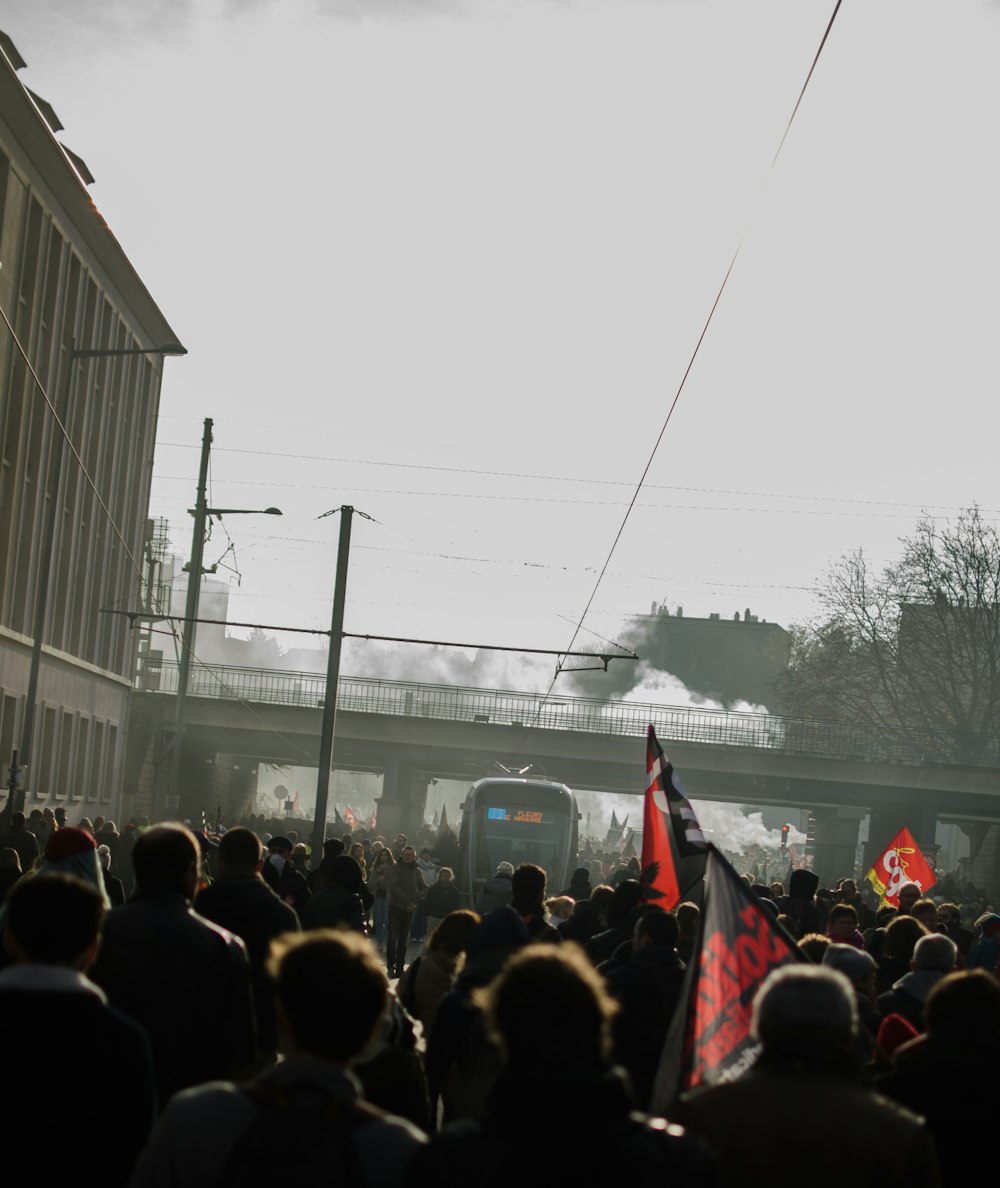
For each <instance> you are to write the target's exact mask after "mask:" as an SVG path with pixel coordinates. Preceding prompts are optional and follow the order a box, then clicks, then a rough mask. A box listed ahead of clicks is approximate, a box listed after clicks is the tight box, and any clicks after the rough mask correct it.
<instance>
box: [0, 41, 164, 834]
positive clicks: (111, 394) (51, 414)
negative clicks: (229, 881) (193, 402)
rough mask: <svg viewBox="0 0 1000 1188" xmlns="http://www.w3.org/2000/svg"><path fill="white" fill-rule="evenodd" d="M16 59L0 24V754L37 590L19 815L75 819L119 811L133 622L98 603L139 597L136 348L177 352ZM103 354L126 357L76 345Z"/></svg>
mask: <svg viewBox="0 0 1000 1188" xmlns="http://www.w3.org/2000/svg"><path fill="white" fill-rule="evenodd" d="M23 67H24V62H23V60H22V59H21V58H20V55H19V54H18V52H17V50H16V48H15V47H14V46H13V44H12V43H11V41H10V39H9V38H7V37H6V36H5V35H3V34H0V310H2V312H3V320H2V321H0V765H2V766H6V764H7V763H9V761H10V756H11V753H12V751H13V750H15V749H17V748H18V747H19V745H21V744H20V740H21V734H22V732H23V730H24V723H25V702H26V695H27V689H28V682H29V673H30V668H31V653H32V646H33V640H34V624H35V617H36V613H37V609H38V606H39V601H38V600H39V592H40V589H41V587H42V586H44V587H45V589H46V590H47V605H46V618H45V627H44V631H43V633H42V641H43V650H42V658H41V665H40V668H39V678H38V696H37V699H36V702H35V705H36V710H35V724H34V735H33V740H32V746H31V754H30V755H29V756H27V758H28V763H29V768H28V771H27V773H26V798H25V810H26V811H30V810H31V809H33V808H38V807H45V806H46V805H48V806H51V807H54V806H55V805H57V804H63V805H64V806H65V807H66V810H67V814H68V817H69V820H70V821H71V822H72V821H75V820H77V819H78V818H79V817H80V816H82V815H86V816H90V817H93V816H94V815H96V814H98V813H100V814H102V815H104V816H106V817H111V818H113V819H116V820H117V819H119V818H120V817H121V816H122V815H123V813H124V812H127V811H128V809H127V805H123V803H122V787H121V783H122V770H123V755H124V734H125V727H126V719H127V709H128V701H129V692H130V688H131V683H132V679H133V674H134V667H135V653H136V644H137V632H135V631H134V630H132V629H131V628H130V624H129V621H128V619H126V618H124V617H122V616H120V615H113V614H107V613H102V612H105V611H106V610H107V609H110V608H116V609H121V608H124V607H127V606H141V605H142V603H143V597H142V594H141V579H142V567H143V545H144V537H145V534H146V531H147V515H148V503H149V488H150V481H151V477H152V464H153V447H154V440H155V432H156V419H157V413H158V407H159V397H160V383H161V378H162V372H163V355H164V352H163V351H162V350H159V351H154V352H150V353H139V352H140V351H141V349H142V348H146V347H156V348H163V347H168V348H169V347H172V348H173V349H170V350H169V351H168V352H166V353H183V349H182V348H180V347H178V346H177V345H176V344H177V338H176V335H175V333H174V331H173V330H172V329H171V327H170V326H169V325H168V324H167V321H166V319H165V318H164V316H163V314H162V313H161V312H160V310H159V309H158V308H157V306H156V304H155V302H154V301H153V299H152V297H151V296H150V294H149V292H148V291H147V289H146V287H145V285H144V284H143V282H142V281H141V280H140V278H139V276H138V275H137V273H136V272H135V270H134V268H133V267H132V265H131V264H130V263H129V260H128V258H127V257H126V256H125V254H124V252H123V251H122V248H121V247H120V245H119V244H118V242H117V240H116V239H115V238H114V236H113V235H112V233H111V231H110V230H109V228H108V227H107V225H106V223H105V222H104V220H103V219H102V217H101V215H100V213H99V212H98V210H97V209H96V207H95V206H94V204H93V201H92V200H91V198H90V195H89V194H88V191H87V184H88V183H89V182H90V181H92V180H93V179H92V178H90V175H89V172H88V171H87V167H86V165H85V164H84V163H83V162H82V161H81V160H80V159H79V158H78V157H76V156H75V155H74V154H73V153H72V152H71V151H70V150H68V149H66V148H64V146H63V145H62V144H61V143H60V141H59V140H58V139H57V136H56V133H57V132H58V131H60V130H61V124H60V123H59V121H58V117H56V115H55V112H54V111H53V110H52V108H51V107H50V106H49V104H48V103H46V102H45V101H44V100H42V99H41V98H39V97H38V96H36V95H34V94H33V93H32V92H31V91H30V90H29V89H28V88H27V87H26V86H24V85H23V84H22V82H21V79H20V77H19V71H20V70H22V69H23ZM104 351H117V352H129V351H135V352H137V353H135V354H121V353H119V354H117V355H101V356H99V357H88V356H86V355H84V354H82V352H104ZM63 411H64V415H62V416H58V417H57V415H56V414H57V413H60V412H63ZM60 421H62V422H63V423H64V425H65V432H64V431H63V428H62V427H61V425H60V423H59V422H60ZM52 500H56V501H57V502H56V505H55V527H54V533H53V535H52V538H51V548H49V547H48V545H47V543H46V541H47V538H48V530H47V527H46V525H47V521H48V518H49V516H48V508H49V507H50V504H51V501H52ZM45 553H47V554H48V556H49V558H50V561H51V571H50V575H49V580H48V582H47V583H45V582H44V581H43V574H42V572H41V570H42V565H41V563H42V559H43V554H45ZM0 769H2V767H0Z"/></svg>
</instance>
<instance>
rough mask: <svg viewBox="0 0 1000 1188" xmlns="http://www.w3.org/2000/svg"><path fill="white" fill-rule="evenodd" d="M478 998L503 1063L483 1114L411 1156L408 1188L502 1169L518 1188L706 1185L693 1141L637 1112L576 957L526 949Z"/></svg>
mask: <svg viewBox="0 0 1000 1188" xmlns="http://www.w3.org/2000/svg"><path fill="white" fill-rule="evenodd" d="M501 910H503V909H501ZM484 923H485V921H484ZM477 999H478V1002H479V1004H480V1009H481V1010H482V1011H483V1012H484V1018H485V1020H486V1025H487V1027H488V1028H489V1031H490V1033H491V1035H492V1036H493V1037H494V1044H495V1046H496V1050H497V1051H498V1053H500V1059H501V1060H502V1068H501V1069H500V1070H499V1073H498V1075H497V1077H496V1080H495V1083H494V1084H493V1086H492V1088H491V1090H490V1092H489V1095H488V1099H487V1101H486V1103H485V1109H484V1112H483V1115H482V1117H481V1118H480V1119H478V1120H467V1121H464V1122H462V1123H460V1124H456V1125H451V1126H445V1127H444V1128H443V1130H442V1131H441V1133H440V1134H439V1135H437V1137H436V1138H433V1139H432V1140H431V1142H430V1143H429V1144H428V1146H426V1147H425V1148H422V1149H421V1150H420V1151H418V1152H417V1153H416V1154H415V1156H414V1160H413V1165H412V1177H411V1183H412V1185H413V1188H441V1186H442V1185H446V1186H447V1188H473V1185H479V1184H482V1183H483V1179H484V1175H485V1176H489V1175H491V1174H498V1173H502V1172H503V1171H505V1170H507V1169H510V1170H511V1171H512V1172H514V1173H515V1174H516V1178H517V1180H518V1181H519V1183H521V1184H523V1185H525V1186H526V1188H535V1186H542V1185H552V1184H559V1183H568V1182H581V1183H582V1182H583V1181H586V1182H588V1183H591V1182H593V1183H598V1184H613V1183H617V1182H619V1181H622V1182H627V1183H635V1184H661V1183H662V1184H669V1185H671V1188H695V1186H696V1185H697V1186H699V1188H702V1186H706V1188H707V1186H708V1185H711V1184H712V1183H713V1179H714V1177H713V1175H712V1172H711V1167H710V1164H709V1160H708V1157H707V1156H706V1154H705V1151H704V1149H703V1148H702V1146H701V1145H700V1144H699V1143H698V1142H697V1141H696V1140H694V1139H692V1138H690V1137H689V1136H687V1135H685V1134H684V1133H683V1132H682V1131H681V1130H680V1128H678V1127H667V1126H665V1125H663V1124H662V1123H661V1122H651V1121H650V1120H649V1119H648V1118H646V1117H645V1116H644V1115H640V1114H637V1113H635V1112H634V1107H633V1102H632V1101H631V1099H630V1097H629V1095H628V1092H627V1089H626V1087H625V1084H624V1082H623V1080H622V1078H621V1077H620V1075H619V1074H618V1073H617V1072H616V1071H615V1070H614V1069H613V1068H612V1066H611V1063H610V1054H611V1026H610V1023H611V1018H612V1016H613V1014H614V1010H615V1007H614V1003H613V1002H612V1001H611V1000H610V999H609V997H608V995H607V993H606V991H605V990H604V987H603V985H602V983H601V979H600V976H599V975H598V974H597V973H596V972H595V971H594V969H593V968H592V967H591V966H590V965H589V964H588V962H587V960H586V958H584V956H583V955H582V954H581V953H580V952H579V950H575V949H574V948H573V947H572V946H564V945H561V946H553V945H530V946H528V947H527V948H526V949H524V950H523V951H522V952H521V953H519V954H518V955H517V956H516V957H514V958H513V960H511V961H510V962H509V964H507V965H506V968H504V969H503V971H502V972H501V974H500V975H499V977H497V978H496V979H495V980H494V981H492V982H491V984H490V985H489V986H488V987H487V988H486V989H484V990H483V991H481V992H480V994H479V995H477Z"/></svg>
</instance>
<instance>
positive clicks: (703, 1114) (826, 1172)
mask: <svg viewBox="0 0 1000 1188" xmlns="http://www.w3.org/2000/svg"><path fill="white" fill-rule="evenodd" d="M857 1021H858V1019H857V1008H856V1006H855V1001H854V994H853V991H852V989H851V985H850V983H849V982H848V981H847V979H846V978H845V977H844V976H843V975H842V974H840V973H837V972H836V971H834V970H832V969H829V968H826V967H823V966H796V967H790V968H784V969H779V970H777V971H776V972H774V973H772V974H771V975H770V977H768V979H767V981H766V982H765V983H764V986H763V988H762V990H761V992H760V994H759V995H758V997H757V1000H756V1002H755V1004H754V1012H753V1035H754V1037H755V1038H756V1039H757V1040H759V1042H760V1044H761V1045H762V1051H761V1054H760V1057H759V1059H758V1060H757V1061H756V1063H755V1064H754V1066H753V1068H752V1069H751V1070H750V1071H749V1072H746V1073H745V1074H744V1075H742V1076H739V1077H738V1078H737V1079H735V1080H731V1081H728V1082H725V1083H721V1084H713V1085H708V1086H705V1087H704V1088H702V1089H696V1090H695V1091H693V1092H692V1093H690V1094H688V1095H686V1096H685V1097H684V1098H683V1099H682V1101H681V1103H680V1104H679V1106H678V1107H677V1108H676V1109H675V1110H673V1111H671V1115H670V1116H671V1118H676V1119H677V1120H678V1121H680V1122H682V1123H683V1124H684V1125H685V1126H687V1127H689V1128H690V1129H691V1130H693V1131H694V1132H695V1133H697V1134H700V1135H701V1136H702V1138H704V1139H705V1140H706V1142H707V1143H708V1144H709V1146H710V1147H711V1148H712V1149H713V1150H714V1151H715V1152H716V1153H717V1155H718V1156H719V1160H720V1164H719V1167H720V1173H721V1181H722V1184H723V1186H724V1188H729V1186H732V1188H743V1186H745V1185H758V1184H766V1185H768V1188H800V1186H801V1185H802V1183H803V1182H805V1183H808V1185H809V1188H845V1186H850V1188H859V1186H860V1185H871V1186H872V1188H876V1186H877V1188H934V1186H936V1185H938V1184H939V1183H940V1178H939V1174H938V1167H937V1160H936V1158H935V1153H934V1147H933V1144H932V1142H931V1140H930V1137H929V1135H928V1132H927V1129H926V1127H925V1125H924V1122H923V1120H922V1119H921V1118H918V1117H917V1116H916V1115H914V1114H911V1113H910V1112H909V1111H908V1110H905V1109H903V1108H902V1107H901V1106H897V1105H894V1104H892V1103H891V1102H889V1101H887V1100H886V1099H885V1098H883V1097H880V1096H879V1095H878V1094H876V1093H874V1092H872V1090H870V1089H868V1088H867V1087H866V1086H864V1085H863V1084H861V1082H860V1080H859V1079H858V1077H857V1075H856V1072H855V1066H854V1064H853V1062H852V1060H851V1048H852V1045H853V1043H854V1040H855V1036H856V1033H857Z"/></svg>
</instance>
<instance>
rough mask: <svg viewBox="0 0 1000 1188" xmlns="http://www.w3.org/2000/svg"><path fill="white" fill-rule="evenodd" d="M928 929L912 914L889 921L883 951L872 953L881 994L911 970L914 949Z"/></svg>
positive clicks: (876, 980) (878, 988)
mask: <svg viewBox="0 0 1000 1188" xmlns="http://www.w3.org/2000/svg"><path fill="white" fill-rule="evenodd" d="M926 935H927V929H926V928H924V926H923V925H922V924H921V923H920V921H919V920H915V919H914V918H913V917H912V916H911V915H908V914H907V915H905V916H896V917H895V918H894V919H893V920H890V921H889V925H888V927H887V928H886V930H885V938H884V940H883V941H882V951H881V953H879V954H875V953H874V952H873V953H872V956H873V957H874V958H875V964H876V970H875V988H876V990H877V991H878V993H879V994H885V992H886V991H887V990H891V989H892V987H893V985H894V984H895V983H896V982H898V981H899V979H900V978H902V977H905V976H906V974H908V973H909V972H910V962H911V961H912V960H913V950H914V947H915V946H916V943H917V941H918V940H920V938H921V937H922V936H926Z"/></svg>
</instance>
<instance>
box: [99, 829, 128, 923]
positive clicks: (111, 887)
mask: <svg viewBox="0 0 1000 1188" xmlns="http://www.w3.org/2000/svg"><path fill="white" fill-rule="evenodd" d="M97 861H98V862H99V863H100V867H101V881H102V882H103V883H104V893H105V895H107V897H108V899H109V901H110V903H111V906H112V907H121V906H122V904H123V903H124V902H125V885H124V884H123V883H122V881H121V879H119V878H116V877H115V876H114V875H113V874H112V873H111V849H110V847H108V846H106V845H105V844H104V843H103V842H102V843H101V844H100V845H99V846H98V847H97Z"/></svg>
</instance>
